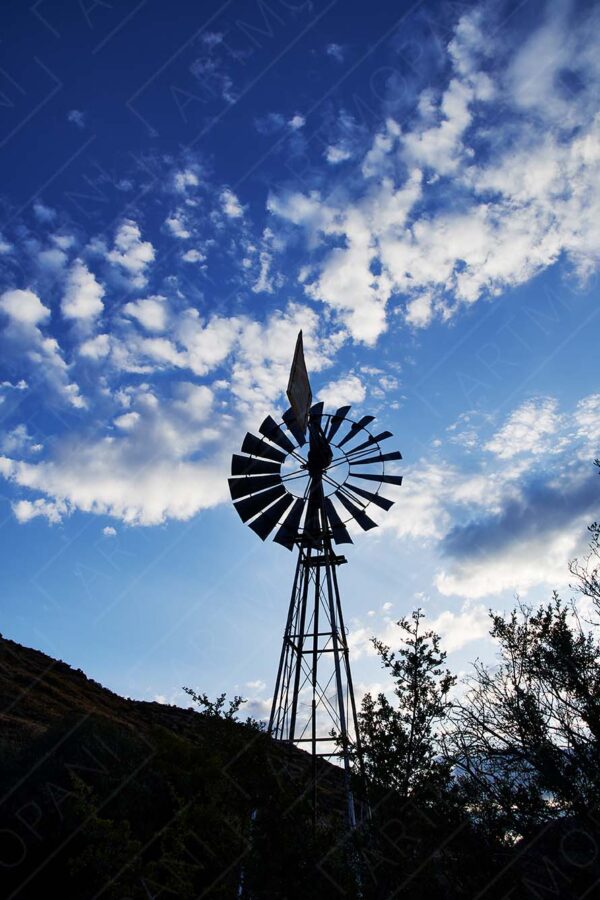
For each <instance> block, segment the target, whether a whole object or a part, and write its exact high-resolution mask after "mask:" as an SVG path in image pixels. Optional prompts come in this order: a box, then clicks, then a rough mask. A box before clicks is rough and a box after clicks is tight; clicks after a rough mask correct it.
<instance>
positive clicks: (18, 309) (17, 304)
mask: <svg viewBox="0 0 600 900" xmlns="http://www.w3.org/2000/svg"><path fill="white" fill-rule="evenodd" d="M0 309H1V310H2V312H4V313H6V315H7V316H10V318H11V319H12V320H13V322H15V323H18V324H21V325H33V326H35V325H38V324H39V323H40V322H45V321H46V319H49V318H50V310H49V309H48V307H47V306H44V304H43V303H42V301H41V300H40V298H39V297H38V296H37V294H34V293H33V291H21V290H14V291H5V292H4V293H3V294H2V295H1V296H0Z"/></svg>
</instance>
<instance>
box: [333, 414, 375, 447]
mask: <svg viewBox="0 0 600 900" xmlns="http://www.w3.org/2000/svg"><path fill="white" fill-rule="evenodd" d="M374 418H375V416H363V417H362V419H359V421H358V422H355V423H354V425H352V426H351V428H350V431H349V432H348V434H347V435H346V437H345V438H342V440H341V441H340V442H339V444H338V447H343V446H344V444H345V443H346V442H347V441H351V440H352V438H353V437H356V435H357V434H358V432H359V431H362V430H363V428H365V427H366V426H367V425H369V424H370V423H371V422H372V421H373V419H374Z"/></svg>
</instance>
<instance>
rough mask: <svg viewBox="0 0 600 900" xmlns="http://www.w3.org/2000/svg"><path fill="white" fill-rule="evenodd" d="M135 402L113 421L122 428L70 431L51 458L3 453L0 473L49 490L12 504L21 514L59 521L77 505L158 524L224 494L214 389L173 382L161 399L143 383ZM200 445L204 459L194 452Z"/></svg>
mask: <svg viewBox="0 0 600 900" xmlns="http://www.w3.org/2000/svg"><path fill="white" fill-rule="evenodd" d="M132 403H133V405H134V406H135V409H132V410H131V411H130V412H128V413H126V414H125V415H124V416H123V417H121V419H122V421H121V422H120V423H119V422H117V423H116V424H117V425H120V426H121V427H120V428H119V432H120V433H119V434H107V435H105V436H104V437H102V438H101V439H99V440H97V441H94V442H90V443H88V444H85V445H82V443H81V442H80V441H79V440H77V439H75V438H67V439H65V440H64V441H63V442H62V443H61V445H60V447H59V448H58V449H57V451H56V453H55V454H54V455H53V456H52V457H51V458H48V459H45V460H43V461H40V462H37V463H28V462H26V461H24V460H15V459H10V458H7V457H0V472H2V474H3V475H4V477H5V478H7V479H8V480H9V481H12V482H13V483H15V484H16V485H19V486H21V487H23V488H27V489H28V490H30V491H35V492H41V493H43V494H45V495H46V496H45V497H43V498H39V499H36V500H34V501H29V500H23V501H19V502H18V504H15V506H14V511H15V515H17V518H18V519H19V521H21V522H25V521H28V520H29V519H31V518H33V517H34V516H39V515H44V516H46V517H47V518H50V520H51V521H57V520H58V518H60V516H62V515H64V514H66V513H67V512H69V511H72V510H75V509H79V510H82V511H84V512H91V513H95V514H101V515H110V516H113V517H115V518H119V519H121V520H122V521H124V522H125V523H127V524H140V525H155V524H159V523H160V522H163V521H165V519H167V518H175V519H188V518H190V516H192V515H194V514H195V513H197V512H198V510H199V509H202V508H206V507H210V506H214V505H215V504H216V503H220V502H222V501H223V500H224V499H225V498H226V494H227V482H226V478H225V473H226V460H225V458H224V456H223V455H222V453H221V451H220V449H219V447H218V444H217V437H218V436H219V434H218V432H216V431H215V429H214V428H213V427H212V426H211V424H210V422H209V418H208V417H209V413H210V411H211V408H212V393H211V391H210V390H209V389H208V388H207V387H204V386H200V385H193V384H183V385H178V386H176V387H175V388H174V390H173V393H172V398H171V402H166V403H164V404H161V403H160V402H159V400H158V399H157V397H156V395H155V394H153V393H152V391H150V390H149V389H147V388H146V389H140V390H139V391H137V392H135V394H134V395H133V397H132ZM125 418H126V420H127V421H123V419H125ZM199 451H200V452H201V456H202V459H197V458H196V457H197V456H198V454H199Z"/></svg>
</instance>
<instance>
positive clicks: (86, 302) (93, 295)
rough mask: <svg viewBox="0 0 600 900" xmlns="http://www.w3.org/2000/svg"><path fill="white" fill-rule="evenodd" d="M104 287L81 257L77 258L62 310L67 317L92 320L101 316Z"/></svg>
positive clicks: (72, 268) (67, 285)
mask: <svg viewBox="0 0 600 900" xmlns="http://www.w3.org/2000/svg"><path fill="white" fill-rule="evenodd" d="M103 296H104V287H103V286H102V285H101V284H100V283H99V282H98V281H97V280H96V277H95V276H94V274H93V273H92V272H90V270H89V269H88V267H87V266H86V264H85V263H84V262H83V261H82V260H81V259H76V260H75V262H74V263H73V265H72V266H71V269H70V271H69V274H68V277H67V283H66V287H65V293H64V296H63V298H62V301H61V310H62V313H63V315H64V316H65V318H67V319H78V320H80V321H81V320H90V319H95V318H96V317H97V316H99V315H100V314H101V313H102V311H103V309H104V304H103V302H102V298H103Z"/></svg>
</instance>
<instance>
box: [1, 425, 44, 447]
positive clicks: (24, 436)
mask: <svg viewBox="0 0 600 900" xmlns="http://www.w3.org/2000/svg"><path fill="white" fill-rule="evenodd" d="M41 449H42V445H41V444H39V443H36V441H35V439H34V438H33V437H32V436H31V435H30V434H29V431H28V429H27V425H23V424H20V425H15V427H14V428H12V429H11V430H10V431H9V432H7V433H6V434H4V435H2V436H0V450H1V451H2V453H15V452H18V453H25V452H32V453H39V451H40V450H41Z"/></svg>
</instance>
